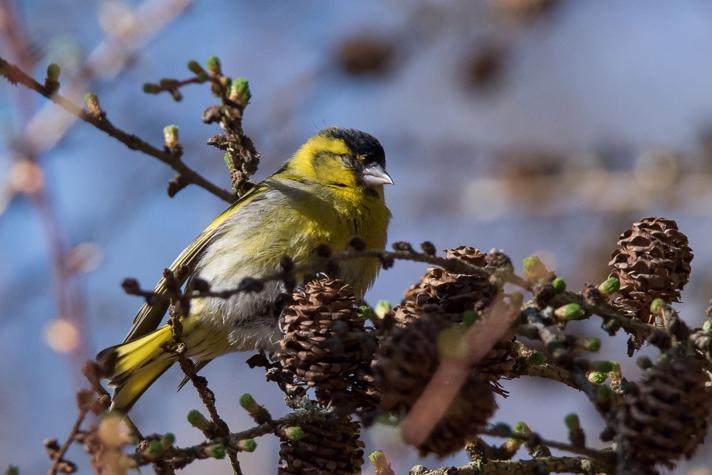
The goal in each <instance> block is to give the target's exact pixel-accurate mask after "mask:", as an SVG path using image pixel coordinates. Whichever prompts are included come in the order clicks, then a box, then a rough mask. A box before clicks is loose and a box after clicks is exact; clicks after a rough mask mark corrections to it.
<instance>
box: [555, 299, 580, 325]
mask: <svg viewBox="0 0 712 475" xmlns="http://www.w3.org/2000/svg"><path fill="white" fill-rule="evenodd" d="M554 316H555V317H556V318H557V319H559V320H563V321H568V320H580V319H582V318H584V317H585V316H586V312H584V311H583V308H581V305H579V304H577V303H569V304H566V305H562V306H561V307H559V308H557V309H556V310H554Z"/></svg>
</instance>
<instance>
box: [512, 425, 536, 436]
mask: <svg viewBox="0 0 712 475" xmlns="http://www.w3.org/2000/svg"><path fill="white" fill-rule="evenodd" d="M512 432H513V433H515V434H517V435H522V436H524V437H528V436H529V435H530V434H531V433H532V430H531V429H530V428H529V426H528V425H527V423H526V422H524V421H519V422H517V423H516V424H514V427H513V428H512Z"/></svg>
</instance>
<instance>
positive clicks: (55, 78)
mask: <svg viewBox="0 0 712 475" xmlns="http://www.w3.org/2000/svg"><path fill="white" fill-rule="evenodd" d="M61 72H62V69H61V68H60V67H59V64H57V63H50V65H49V66H47V79H48V80H50V81H52V82H59V75H60V73H61Z"/></svg>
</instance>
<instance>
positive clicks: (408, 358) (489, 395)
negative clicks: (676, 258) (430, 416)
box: [373, 318, 499, 457]
mask: <svg viewBox="0 0 712 475" xmlns="http://www.w3.org/2000/svg"><path fill="white" fill-rule="evenodd" d="M451 328H453V327H452V326H451V325H450V324H449V323H448V322H445V321H443V320H438V319H434V318H420V319H417V320H414V321H412V322H411V323H410V324H408V325H407V326H404V327H397V328H395V329H394V330H393V333H392V334H391V335H390V336H389V337H388V338H387V339H385V340H384V341H383V342H382V344H381V346H380V347H379V350H378V352H377V353H376V357H375V360H374V365H373V374H374V378H375V384H376V387H377V388H379V389H380V391H381V393H382V399H381V409H383V410H385V411H389V412H393V413H395V414H399V415H405V414H406V413H407V412H408V411H409V410H410V409H411V408H412V407H413V405H414V404H415V402H416V401H417V400H418V398H419V397H420V396H421V394H422V393H423V391H424V389H425V387H426V386H427V384H428V382H429V381H430V379H431V378H432V376H433V375H434V374H435V371H436V370H437V368H438V366H439V364H440V361H441V351H440V349H439V347H438V346H439V345H438V337H439V335H442V332H443V331H448V330H449V329H451ZM441 343H442V342H441ZM495 391H499V388H498V387H497V386H495V385H493V384H491V383H489V382H488V381H487V379H485V378H484V377H483V376H481V375H480V372H479V371H478V370H477V369H476V368H475V369H473V370H471V371H470V373H469V374H468V377H467V380H466V381H465V383H464V384H463V386H462V388H461V389H460V392H459V394H458V395H457V396H456V398H455V399H454V400H453V402H452V403H451V404H450V406H449V407H448V410H447V412H446V413H445V415H444V416H443V418H442V419H441V420H440V421H439V422H438V423H437V424H436V425H435V427H434V429H433V431H432V432H431V434H430V436H429V437H428V438H427V439H426V440H425V442H424V443H423V444H421V445H420V446H419V447H418V450H420V452H421V454H423V455H425V454H428V453H433V454H436V455H438V456H441V457H443V456H445V455H448V454H451V453H453V452H456V451H458V450H460V449H462V448H463V447H464V446H465V443H466V442H467V441H468V440H471V439H472V438H473V437H475V436H476V435H477V434H479V433H481V432H482V430H483V429H484V427H485V425H486V423H487V420H488V419H489V418H490V417H491V416H492V415H493V414H494V412H495V410H496V408H497V405H496V403H495V399H494V393H495Z"/></svg>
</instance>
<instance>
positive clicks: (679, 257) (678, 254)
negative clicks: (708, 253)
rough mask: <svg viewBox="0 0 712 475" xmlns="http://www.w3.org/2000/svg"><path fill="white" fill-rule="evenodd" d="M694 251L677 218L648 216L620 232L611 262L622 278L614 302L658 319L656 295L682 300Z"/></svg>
mask: <svg viewBox="0 0 712 475" xmlns="http://www.w3.org/2000/svg"><path fill="white" fill-rule="evenodd" d="M692 257H693V253H692V249H690V247H689V245H688V241H687V236H685V235H684V234H683V233H682V232H680V230H679V229H678V227H677V223H675V221H672V220H669V219H664V218H645V219H642V220H640V221H638V222H636V223H633V226H632V227H631V228H630V229H628V230H627V231H625V232H624V233H623V234H621V235H620V237H619V239H618V246H617V247H616V249H615V250H614V251H613V254H612V255H611V259H610V262H609V263H608V266H609V268H610V271H611V275H613V276H616V277H618V279H620V290H619V291H618V294H617V296H616V298H615V299H614V303H615V304H616V305H618V306H619V307H621V309H622V310H624V311H625V312H626V313H628V314H629V315H630V316H632V317H635V318H639V319H640V320H643V321H644V322H646V323H655V322H654V320H655V317H654V316H653V315H651V314H650V304H651V303H652V301H653V300H654V299H656V298H661V299H663V300H664V301H665V302H667V303H672V302H679V301H680V291H681V290H682V289H683V287H684V286H685V284H687V282H688V280H689V278H690V262H691V261H692Z"/></svg>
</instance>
